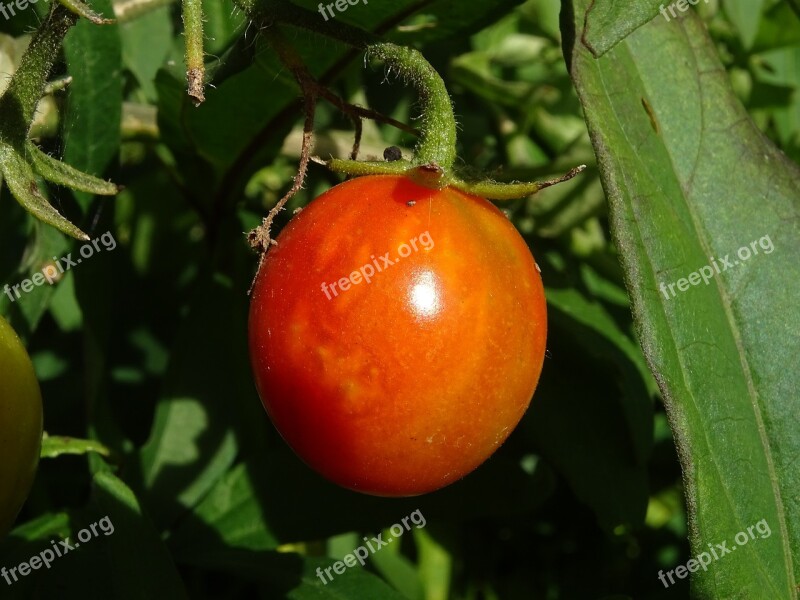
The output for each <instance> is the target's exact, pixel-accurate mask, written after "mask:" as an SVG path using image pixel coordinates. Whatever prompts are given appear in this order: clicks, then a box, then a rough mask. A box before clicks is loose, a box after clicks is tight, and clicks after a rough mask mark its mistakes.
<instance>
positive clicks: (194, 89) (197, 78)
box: [183, 0, 206, 105]
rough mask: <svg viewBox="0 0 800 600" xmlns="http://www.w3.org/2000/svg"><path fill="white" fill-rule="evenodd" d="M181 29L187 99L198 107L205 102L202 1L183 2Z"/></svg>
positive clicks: (185, 0)
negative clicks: (184, 46)
mask: <svg viewBox="0 0 800 600" xmlns="http://www.w3.org/2000/svg"><path fill="white" fill-rule="evenodd" d="M183 28H184V35H185V36H186V78H187V80H188V84H189V97H190V98H192V100H194V103H195V104H196V105H200V104H202V103H203V102H204V101H205V93H204V92H203V85H204V80H205V76H206V66H205V51H204V49H203V2H202V0H183Z"/></svg>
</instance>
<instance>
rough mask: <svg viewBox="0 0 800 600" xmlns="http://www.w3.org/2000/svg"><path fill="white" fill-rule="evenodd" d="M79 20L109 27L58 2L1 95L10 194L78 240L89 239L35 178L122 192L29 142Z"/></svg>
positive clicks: (73, 4)
mask: <svg viewBox="0 0 800 600" xmlns="http://www.w3.org/2000/svg"><path fill="white" fill-rule="evenodd" d="M79 16H82V17H85V18H87V19H89V20H91V21H92V22H94V23H101V24H102V23H109V22H111V21H110V20H108V19H103V18H102V17H101V16H100V15H98V14H97V13H94V12H93V11H92V10H91V9H90V8H89V6H88V5H87V4H85V3H84V2H83V1H82V0H59V2H58V3H55V4H54V5H53V8H52V10H51V11H50V14H49V16H48V18H47V20H46V21H45V22H44V23H43V24H42V25H41V27H40V28H39V29H38V30H37V31H36V34H35V35H34V37H33V39H32V40H31V43H30V45H29V46H28V49H27V50H26V51H25V54H23V56H22V59H21V61H20V64H19V68H18V69H17V71H16V72H15V73H14V75H13V77H12V78H11V82H10V83H9V85H8V88H7V89H6V91H5V93H3V95H2V96H0V174H2V176H3V180H4V181H5V182H6V184H7V185H8V189H9V190H10V191H11V195H12V196H14V198H15V199H16V200H17V202H19V203H20V205H22V207H23V208H24V209H25V210H27V211H28V212H29V213H31V214H32V215H33V216H34V217H36V218H37V219H39V220H40V221H42V222H44V223H47V224H48V225H52V226H53V227H55V228H56V229H58V230H60V231H62V232H63V233H65V234H67V235H70V236H72V237H74V238H77V239H79V240H88V239H89V236H87V235H86V234H85V233H84V232H83V231H81V230H80V229H79V228H78V227H76V226H75V225H73V224H72V223H71V222H70V221H68V220H67V219H66V218H64V217H63V216H62V215H61V214H60V213H59V212H58V211H57V210H56V209H55V208H53V206H52V205H51V204H50V203H49V202H48V201H47V199H46V198H45V197H44V195H43V194H42V192H41V189H40V188H39V184H38V182H37V175H38V176H39V177H41V178H43V179H45V180H47V181H50V182H52V183H55V184H57V185H62V186H65V187H68V188H71V189H73V190H77V191H82V192H88V193H91V194H98V195H103V196H113V195H115V194H117V193H118V192H119V188H118V187H117V186H116V185H114V184H113V183H109V182H107V181H103V180H102V179H98V178H97V177H94V176H92V175H89V174H87V173H83V172H81V171H79V170H78V169H75V168H73V167H70V166H69V165H67V164H65V163H63V162H61V161H59V160H56V159H55V158H52V157H51V156H49V155H47V154H45V153H44V152H42V151H41V150H39V148H38V147H37V146H36V145H34V144H33V143H32V142H30V141H29V140H28V133H29V131H30V127H31V123H32V122H33V118H34V115H35V112H36V106H37V105H38V103H39V100H40V98H41V97H42V95H43V94H44V92H45V88H46V84H47V76H48V75H49V73H50V70H51V69H52V67H53V63H54V61H55V59H56V58H57V57H58V51H59V48H60V47H61V42H62V40H63V39H64V36H65V35H66V34H67V31H68V30H69V29H70V27H72V26H73V25H74V24H75V22H76V21H77V20H78V17H79Z"/></svg>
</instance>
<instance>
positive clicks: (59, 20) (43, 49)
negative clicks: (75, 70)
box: [0, 3, 78, 148]
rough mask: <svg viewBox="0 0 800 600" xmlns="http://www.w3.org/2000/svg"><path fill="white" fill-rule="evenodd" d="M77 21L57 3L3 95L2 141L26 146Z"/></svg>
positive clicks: (0, 107)
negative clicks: (51, 76) (53, 71)
mask: <svg viewBox="0 0 800 600" xmlns="http://www.w3.org/2000/svg"><path fill="white" fill-rule="evenodd" d="M77 20H78V16H77V15H76V14H74V13H72V12H70V11H69V10H67V9H66V8H64V7H63V6H61V5H60V4H57V3H56V4H54V6H53V9H52V10H51V11H50V15H49V17H48V18H47V21H45V22H44V24H43V25H42V26H41V27H40V28H39V30H38V31H37V32H36V34H35V35H34V37H33V40H31V43H30V46H28V49H27V50H26V51H25V54H24V55H23V56H22V60H21V61H20V64H19V68H18V69H17V71H16V73H14V77H12V79H11V83H10V84H9V86H8V89H7V90H6V93H5V94H3V96H2V97H0V140H6V141H8V142H9V143H11V144H13V145H15V146H16V147H18V148H22V147H23V146H24V144H25V140H26V139H27V137H28V130H29V129H30V125H31V123H32V122H33V117H34V114H35V112H36V106H37V104H38V103H39V100H40V99H41V97H42V94H43V92H44V87H45V84H46V82H47V76H48V75H49V74H50V69H52V67H53V63H54V62H55V60H56V58H58V51H59V48H60V47H61V42H62V40H63V39H64V36H65V35H66V34H67V31H69V28H70V27H72V26H73V25H74V24H75V22H76V21H77Z"/></svg>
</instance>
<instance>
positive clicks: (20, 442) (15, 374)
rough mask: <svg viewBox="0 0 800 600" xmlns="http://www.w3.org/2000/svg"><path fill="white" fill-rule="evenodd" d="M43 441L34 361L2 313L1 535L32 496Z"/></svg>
mask: <svg viewBox="0 0 800 600" xmlns="http://www.w3.org/2000/svg"><path fill="white" fill-rule="evenodd" d="M41 443H42V396H41V392H40V391H39V383H38V382H37V381H36V376H35V374H34V372H33V364H31V360H30V358H29V357H28V353H27V352H26V351H25V347H24V346H23V345H22V342H20V340H19V338H18V337H17V334H16V333H15V332H14V330H13V329H12V328H11V326H10V325H9V324H8V323H7V322H6V321H5V320H4V319H3V318H2V317H0V457H2V460H0V538H2V537H3V536H4V535H5V534H6V533H7V532H8V530H9V529H10V528H11V525H13V523H14V519H16V517H17V514H18V513H19V510H20V509H21V508H22V505H23V504H24V502H25V499H26V498H27V497H28V492H30V489H31V485H32V484H33V479H34V476H35V475H36V467H37V465H38V464H39V452H40V449H41Z"/></svg>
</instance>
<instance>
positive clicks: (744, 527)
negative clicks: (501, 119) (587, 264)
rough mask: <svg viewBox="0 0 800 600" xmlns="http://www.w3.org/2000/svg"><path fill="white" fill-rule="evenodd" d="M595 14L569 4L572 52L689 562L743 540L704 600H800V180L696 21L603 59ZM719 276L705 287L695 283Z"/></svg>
mask: <svg viewBox="0 0 800 600" xmlns="http://www.w3.org/2000/svg"><path fill="white" fill-rule="evenodd" d="M590 4H591V2H590V1H589V0H574V1H573V2H571V3H570V5H571V7H572V8H573V9H574V10H573V11H572V13H573V14H569V12H570V11H568V12H567V14H566V15H565V16H566V18H565V21H564V24H565V26H566V31H565V48H566V50H567V58H568V62H570V63H571V70H572V76H573V78H574V81H575V83H576V86H577V88H578V92H579V95H580V97H581V101H582V103H583V106H584V109H585V113H586V118H587V121H588V124H589V128H590V132H591V136H592V141H593V144H594V147H595V151H596V153H597V155H598V162H599V166H600V170H601V174H602V177H603V183H604V186H605V189H606V193H607V195H608V198H609V202H610V205H611V214H612V222H613V226H614V233H615V239H616V242H617V244H618V245H619V247H620V250H621V254H622V262H623V267H624V269H625V272H626V278H627V284H628V288H629V292H630V294H631V298H632V302H633V309H634V316H635V319H636V321H637V325H638V329H639V335H640V339H641V342H642V345H643V347H644V350H645V355H646V357H647V359H648V362H649V364H650V367H651V369H652V370H653V372H654V373H655V375H656V378H657V380H658V382H659V386H660V389H661V392H662V394H663V396H664V401H665V403H666V405H667V408H668V411H669V415H670V419H671V423H672V428H673V432H674V436H675V439H676V443H677V445H678V448H679V453H680V456H681V461H682V465H683V469H684V480H685V487H686V494H687V501H688V505H689V508H690V512H691V518H690V529H691V533H690V537H691V542H692V549H693V553H694V554H695V555H699V554H700V553H703V552H708V551H709V548H710V546H709V545H711V548H712V549H713V547H714V546H715V545H717V544H727V547H728V548H732V547H733V546H736V551H735V552H731V553H730V554H727V555H725V556H722V557H720V560H718V561H714V562H713V563H712V565H711V566H709V567H708V569H707V570H700V571H698V572H697V573H696V574H695V576H694V577H695V579H694V588H695V592H696V595H697V597H700V598H734V597H735V598H767V597H769V598H771V599H773V598H774V599H776V600H777V599H783V598H797V594H798V592H797V587H796V585H797V582H798V581H800V495H798V489H800V474H798V470H797V457H798V456H800V435H798V431H800V428H798V417H799V416H800V412H798V410H797V405H796V402H797V393H798V390H800V373H799V372H798V371H797V369H796V364H797V356H798V354H800V337H798V333H797V332H798V331H800V313H798V309H797V298H798V296H800V265H798V263H797V260H796V252H797V248H798V245H799V244H800V220H798V219H797V215H798V197H800V170H798V168H797V166H796V165H794V164H792V163H791V162H789V161H788V160H787V159H786V157H785V156H784V155H782V154H781V153H780V152H779V151H778V150H777V149H776V148H774V147H773V146H772V145H771V144H770V143H768V142H767V141H766V140H765V139H764V138H763V136H762V135H761V134H760V133H759V131H758V130H757V129H756V127H755V125H754V124H753V123H752V122H751V120H750V119H749V118H748V116H747V114H746V112H745V111H744V109H743V108H742V106H741V105H740V104H739V102H738V101H737V100H736V98H735V97H734V95H733V92H732V91H731V88H730V85H729V82H728V78H727V75H726V73H725V71H724V70H723V68H722V66H721V64H720V61H719V59H718V57H717V54H716V51H715V48H714V45H713V44H712V42H711V41H710V39H709V38H708V35H707V33H706V31H705V29H704V26H703V24H702V22H701V21H700V20H699V19H698V18H697V17H696V16H695V15H693V14H689V16H687V17H686V18H684V19H680V20H673V21H671V22H669V23H668V22H667V21H666V20H664V19H656V20H655V21H654V22H653V23H651V24H650V25H648V26H647V27H643V28H641V29H639V30H638V31H636V32H635V33H634V34H632V35H631V36H629V37H628V38H627V39H626V40H625V41H624V42H623V43H622V44H620V45H619V46H618V47H617V48H615V49H614V50H613V51H612V52H610V53H609V54H608V55H606V56H604V57H603V58H601V59H599V60H596V59H594V58H593V57H592V55H591V53H590V52H589V50H588V49H587V48H586V47H585V46H584V45H583V44H582V42H581V38H582V35H583V33H584V31H583V27H584V16H585V14H586V11H587V9H588V7H589V5H590ZM666 56H669V57H670V59H669V60H665V59H664V57H666ZM748 254H749V255H750V256H749V257H748ZM722 257H724V258H722ZM726 261H727V262H729V263H730V266H729V267H725V266H723V264H724V262H726ZM709 265H719V267H720V272H719V273H717V272H716V269H715V268H706V269H705V270H704V273H706V274H707V275H708V277H707V282H708V283H707V284H705V283H704V282H703V280H702V279H700V281H699V284H697V280H698V276H693V277H692V278H691V280H689V279H688V278H689V276H690V274H692V273H695V272H699V270H700V269H703V268H704V267H708V266H709ZM678 281H680V282H681V283H680V284H679V285H680V288H677V287H675V285H677V282H678ZM670 284H673V290H674V291H675V295H674V296H673V294H672V293H671V291H670V289H669V285H670ZM687 286H688V289H686V288H687ZM681 290H684V291H681ZM757 524H761V525H760V529H761V531H758V530H756V529H754V526H756V525H757ZM748 528H750V531H751V532H753V534H754V535H752V536H751V535H748V533H747V531H748ZM767 530H768V531H769V533H768V534H767ZM740 532H744V533H743V534H742V533H740ZM762 532H763V535H760V534H761V533H762ZM737 534H739V539H738V540H737V539H736V536H737ZM745 538H746V539H747V541H745ZM748 542H749V543H748ZM720 551H721V550H720ZM676 566H677V565H676ZM654 575H655V574H654Z"/></svg>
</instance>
